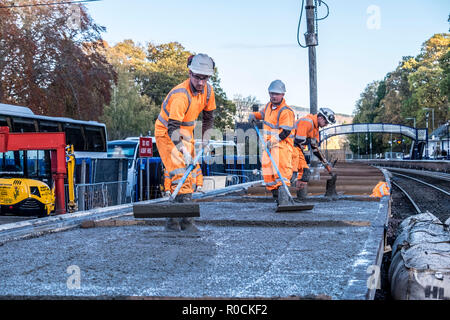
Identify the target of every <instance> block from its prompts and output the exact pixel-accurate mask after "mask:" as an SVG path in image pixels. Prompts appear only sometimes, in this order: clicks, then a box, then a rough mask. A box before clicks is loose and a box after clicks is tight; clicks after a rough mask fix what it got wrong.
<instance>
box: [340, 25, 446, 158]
mask: <svg viewBox="0 0 450 320" xmlns="http://www.w3.org/2000/svg"><path fill="white" fill-rule="evenodd" d="M449 52H450V34H448V33H443V34H435V35H434V36H432V37H431V38H430V39H428V40H427V41H426V42H424V44H423V45H422V48H421V51H420V53H419V54H418V55H417V56H416V57H411V56H407V57H403V59H402V61H400V63H399V65H398V66H397V68H396V69H395V70H394V71H392V72H389V73H388V74H387V75H386V76H385V78H384V79H383V80H382V81H374V82H372V83H371V84H369V85H368V86H367V87H366V88H365V90H364V92H363V93H362V94H361V98H360V99H359V100H358V102H357V103H356V108H355V112H354V123H374V122H375V123H376V122H384V123H394V124H403V125H408V126H411V125H412V122H411V120H410V119H408V118H415V119H416V126H417V127H421V128H425V127H427V123H426V113H427V112H429V113H431V112H432V111H431V110H434V115H435V128H436V127H438V126H439V125H441V124H443V123H445V122H447V121H448V119H449V116H450V110H449V97H448V93H449V91H450V80H449V73H450V71H449V68H450V67H449V59H450V53H449ZM426 108H428V110H427V109H426ZM430 109H431V110H430ZM429 121H430V119H429ZM428 127H429V130H430V132H429V133H431V131H432V130H433V127H432V124H431V123H429V126H428ZM374 136H375V139H374V142H373V148H374V149H376V150H381V151H383V150H386V149H387V148H388V147H389V144H388V142H389V141H388V140H389V139H390V137H387V136H386V135H384V137H383V136H381V135H378V136H377V135H374ZM378 137H380V138H378ZM349 140H350V147H351V149H352V151H354V152H356V150H357V149H358V147H359V150H360V151H361V149H362V150H365V148H366V140H365V138H364V137H363V139H362V140H361V137H360V139H359V140H358V138H357V137H350V138H349ZM406 140H407V141H409V139H406ZM393 151H395V150H393Z"/></svg>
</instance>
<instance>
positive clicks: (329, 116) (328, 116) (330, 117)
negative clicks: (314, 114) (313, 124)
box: [318, 108, 336, 124]
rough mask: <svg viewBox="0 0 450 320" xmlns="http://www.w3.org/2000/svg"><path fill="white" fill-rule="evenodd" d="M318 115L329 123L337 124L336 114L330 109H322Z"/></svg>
mask: <svg viewBox="0 0 450 320" xmlns="http://www.w3.org/2000/svg"><path fill="white" fill-rule="evenodd" d="M318 115H321V116H322V117H324V118H325V120H327V122H328V123H331V124H335V123H336V118H335V116H334V112H333V110H331V109H330V108H320V109H319V112H318Z"/></svg>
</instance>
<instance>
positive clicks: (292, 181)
mask: <svg viewBox="0 0 450 320" xmlns="http://www.w3.org/2000/svg"><path fill="white" fill-rule="evenodd" d="M297 177H298V172H297V171H294V172H292V177H291V185H295V181H297Z"/></svg>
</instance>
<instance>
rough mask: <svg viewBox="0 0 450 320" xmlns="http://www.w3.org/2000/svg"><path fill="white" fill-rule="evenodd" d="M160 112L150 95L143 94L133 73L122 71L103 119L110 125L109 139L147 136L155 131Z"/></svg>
mask: <svg viewBox="0 0 450 320" xmlns="http://www.w3.org/2000/svg"><path fill="white" fill-rule="evenodd" d="M158 113H159V109H158V108H157V106H156V105H155V104H154V103H153V102H151V101H150V99H149V97H147V96H146V95H141V93H140V87H139V85H137V84H136V83H135V81H134V79H133V74H132V73H129V72H127V71H121V72H119V74H118V83H117V85H116V86H114V87H113V94H112V100H111V104H110V105H108V106H106V107H105V109H104V115H103V117H102V119H101V120H102V121H103V122H104V123H105V124H106V125H107V127H108V139H109V140H116V139H125V138H126V137H130V136H140V135H141V134H142V135H143V136H145V135H147V133H148V131H149V130H150V131H152V132H153V130H154V119H155V117H157V115H158Z"/></svg>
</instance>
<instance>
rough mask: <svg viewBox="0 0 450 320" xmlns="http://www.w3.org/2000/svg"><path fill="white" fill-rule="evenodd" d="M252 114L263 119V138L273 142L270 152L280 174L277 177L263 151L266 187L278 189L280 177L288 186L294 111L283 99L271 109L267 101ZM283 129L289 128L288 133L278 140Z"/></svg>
mask: <svg viewBox="0 0 450 320" xmlns="http://www.w3.org/2000/svg"><path fill="white" fill-rule="evenodd" d="M253 114H254V116H255V118H256V119H258V120H263V124H264V139H265V141H271V142H272V143H273V144H272V145H273V147H272V149H271V150H270V154H271V156H272V158H273V159H274V162H275V164H276V166H277V167H278V170H279V172H280V174H281V177H279V176H278V173H277V172H276V170H275V168H274V167H273V165H272V162H271V160H270V158H269V156H268V154H267V152H264V153H263V157H262V172H263V178H264V182H265V184H266V188H267V189H268V190H274V189H278V188H279V187H280V186H281V185H282V184H283V183H282V180H281V179H284V181H285V183H286V184H287V185H288V186H289V185H290V179H291V177H292V152H293V146H294V140H293V138H294V135H293V130H294V120H295V115H294V111H292V109H291V108H290V107H288V106H287V105H286V102H285V100H284V99H283V101H282V102H281V103H280V105H279V106H277V107H276V108H275V109H273V105H272V103H271V102H269V103H268V104H267V105H266V106H265V107H264V109H263V110H262V111H260V112H254V113H253ZM283 130H289V132H290V133H289V136H288V137H287V138H286V139H284V140H282V141H280V138H279V134H280V133H281V132H282V131H283Z"/></svg>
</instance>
